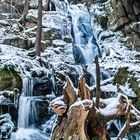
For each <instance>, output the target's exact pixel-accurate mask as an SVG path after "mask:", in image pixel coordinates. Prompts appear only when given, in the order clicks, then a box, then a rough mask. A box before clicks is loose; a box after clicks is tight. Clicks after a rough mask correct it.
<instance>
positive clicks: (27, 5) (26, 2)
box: [19, 0, 29, 26]
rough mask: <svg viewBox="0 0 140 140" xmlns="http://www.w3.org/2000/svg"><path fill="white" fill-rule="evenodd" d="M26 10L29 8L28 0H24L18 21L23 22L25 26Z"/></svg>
mask: <svg viewBox="0 0 140 140" xmlns="http://www.w3.org/2000/svg"><path fill="white" fill-rule="evenodd" d="M28 10H29V0H25V3H24V10H23V14H22V16H21V18H20V20H19V22H20V23H21V24H23V25H24V26H25V23H26V16H27V14H28Z"/></svg>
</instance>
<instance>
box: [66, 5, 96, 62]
mask: <svg viewBox="0 0 140 140" xmlns="http://www.w3.org/2000/svg"><path fill="white" fill-rule="evenodd" d="M69 12H70V14H71V17H72V25H73V32H74V33H73V34H74V45H76V47H78V48H79V49H80V50H81V52H82V54H83V56H84V59H85V61H86V64H92V63H93V60H94V59H95V57H96V56H97V55H98V54H99V52H98V47H97V46H96V45H95V44H93V42H92V41H93V31H92V28H91V21H90V15H89V13H88V10H87V8H86V7H85V6H84V5H82V4H79V5H71V6H70V8H69Z"/></svg>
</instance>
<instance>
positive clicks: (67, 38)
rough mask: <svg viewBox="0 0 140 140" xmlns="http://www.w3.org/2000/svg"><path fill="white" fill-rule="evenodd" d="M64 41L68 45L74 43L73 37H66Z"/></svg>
mask: <svg viewBox="0 0 140 140" xmlns="http://www.w3.org/2000/svg"><path fill="white" fill-rule="evenodd" d="M64 41H65V42H66V43H72V37H71V36H65V37H64Z"/></svg>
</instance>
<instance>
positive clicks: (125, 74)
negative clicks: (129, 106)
mask: <svg viewBox="0 0 140 140" xmlns="http://www.w3.org/2000/svg"><path fill="white" fill-rule="evenodd" d="M126 83H127V84H128V85H129V87H130V88H131V89H132V90H133V91H134V92H135V94H136V95H137V102H136V106H137V107H138V109H140V86H139V85H140V81H139V80H138V77H136V74H135V73H133V72H132V71H130V70H129V69H128V68H127V67H124V68H119V69H118V72H117V73H116V75H115V77H114V84H118V85H125V84H126Z"/></svg>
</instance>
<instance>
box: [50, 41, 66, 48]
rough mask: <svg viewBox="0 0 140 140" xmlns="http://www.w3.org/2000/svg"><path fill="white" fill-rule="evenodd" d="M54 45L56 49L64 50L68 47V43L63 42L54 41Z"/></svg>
mask: <svg viewBox="0 0 140 140" xmlns="http://www.w3.org/2000/svg"><path fill="white" fill-rule="evenodd" d="M52 45H53V47H54V48H57V47H61V48H64V47H65V45H66V42H65V41H63V40H53V42H52Z"/></svg>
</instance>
